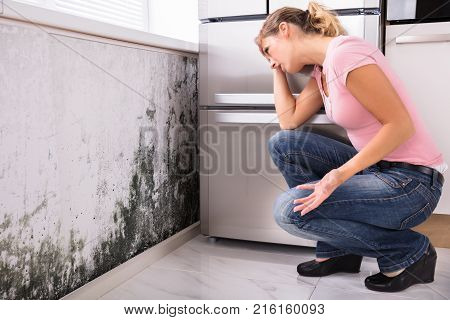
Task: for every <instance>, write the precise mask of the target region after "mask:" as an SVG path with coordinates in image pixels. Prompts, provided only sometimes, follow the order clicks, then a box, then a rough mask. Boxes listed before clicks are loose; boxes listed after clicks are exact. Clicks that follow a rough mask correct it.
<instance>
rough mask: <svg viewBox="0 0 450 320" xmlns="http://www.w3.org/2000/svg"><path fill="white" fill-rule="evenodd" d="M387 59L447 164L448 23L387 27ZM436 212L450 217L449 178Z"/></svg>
mask: <svg viewBox="0 0 450 320" xmlns="http://www.w3.org/2000/svg"><path fill="white" fill-rule="evenodd" d="M385 52H386V57H387V58H388V60H389V62H390V64H391V66H392V68H393V69H394V71H395V72H396V73H397V75H398V76H399V77H400V78H401V79H402V81H403V83H404V84H405V85H406V88H407V89H408V92H409V94H410V95H411V98H412V100H413V101H414V102H415V104H416V106H417V109H418V112H419V114H420V115H421V116H422V119H423V120H424V122H425V125H426V127H427V129H428V130H429V132H430V134H431V135H432V137H433V138H434V141H435V142H436V144H437V146H438V147H439V148H440V150H441V152H442V153H443V156H444V159H445V160H446V161H447V163H449V164H450V140H449V136H450V124H449V121H450V96H449V95H450V84H449V83H450V82H449V77H450V22H439V23H425V24H415V25H409V24H408V25H390V26H387V27H386V51H385ZM444 177H445V178H446V180H447V181H446V182H445V183H444V188H443V190H442V196H441V199H440V201H439V204H438V206H437V207H436V209H435V212H436V213H445V214H450V187H449V184H450V176H449V171H446V172H445V173H444Z"/></svg>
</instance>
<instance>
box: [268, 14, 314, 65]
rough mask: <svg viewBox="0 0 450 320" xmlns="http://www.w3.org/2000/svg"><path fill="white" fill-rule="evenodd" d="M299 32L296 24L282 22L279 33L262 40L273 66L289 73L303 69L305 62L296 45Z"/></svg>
mask: <svg viewBox="0 0 450 320" xmlns="http://www.w3.org/2000/svg"><path fill="white" fill-rule="evenodd" d="M296 32H297V33H296ZM298 32H299V31H298V30H296V28H295V26H294V25H292V24H288V23H286V22H282V23H280V26H279V32H278V34H277V35H274V36H268V37H266V38H264V39H263V40H262V47H263V51H264V53H265V57H266V58H267V59H268V60H269V63H270V66H271V68H273V69H275V68H277V67H280V68H281V69H282V70H283V71H284V72H287V73H296V72H299V71H300V70H301V69H303V67H304V65H305V64H304V63H302V62H301V54H302V53H301V52H300V51H299V49H298V48H296V47H295V39H296V37H298Z"/></svg>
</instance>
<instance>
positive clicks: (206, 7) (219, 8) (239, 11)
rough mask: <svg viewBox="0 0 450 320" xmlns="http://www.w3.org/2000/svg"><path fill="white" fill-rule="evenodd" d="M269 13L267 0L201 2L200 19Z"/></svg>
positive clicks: (214, 0)
mask: <svg viewBox="0 0 450 320" xmlns="http://www.w3.org/2000/svg"><path fill="white" fill-rule="evenodd" d="M266 13H267V2H266V0H245V1H241V0H227V1H223V0H199V1H198V18H199V19H208V18H219V17H234V16H248V15H257V14H266Z"/></svg>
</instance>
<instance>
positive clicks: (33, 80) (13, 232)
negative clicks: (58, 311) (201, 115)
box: [0, 19, 199, 299]
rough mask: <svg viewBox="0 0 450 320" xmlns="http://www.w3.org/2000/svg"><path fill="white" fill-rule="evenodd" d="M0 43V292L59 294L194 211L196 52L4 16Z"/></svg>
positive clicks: (187, 221)
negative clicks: (66, 30)
mask: <svg viewBox="0 0 450 320" xmlns="http://www.w3.org/2000/svg"><path fill="white" fill-rule="evenodd" d="M0 46H1V51H2V52H1V54H0V154H1V156H0V298H2V299H58V298H61V297H62V296H64V295H66V294H68V293H70V292H71V291H73V290H75V289H76V288H78V287H80V286H82V285H84V284H85V283H86V282H88V281H90V280H92V279H94V278H96V277H97V276H99V275H101V274H103V273H105V272H107V271H109V270H110V269H112V268H114V267H115V266H117V265H119V264H120V263H122V262H124V261H126V260H128V259H130V258H131V257H133V256H135V255H136V254H138V253H140V252H142V251H144V250H146V249H148V248H150V247H152V246H154V245H155V244H157V243H159V242H161V241H163V240H165V239H166V238H168V237H170V236H172V235H174V234H175V233H177V232H178V231H180V230H182V229H184V228H186V227H187V226H189V225H191V224H193V223H195V222H196V221H198V220H199V194H198V192H199V191H198V181H199V180H198V170H197V163H198V161H197V158H198V145H197V143H196V139H197V137H196V136H197V126H198V123H197V104H198V99H197V96H198V92H197V90H198V88H197V83H198V81H197V78H198V77H197V57H196V56H192V55H190V54H183V53H177V52H168V51H164V50H155V48H149V47H143V46H137V45H132V44H127V43H121V42H118V41H106V40H105V41H103V39H101V38H95V37H86V36H81V35H79V36H77V35H76V34H72V35H71V34H70V33H67V34H65V35H62V34H53V33H48V32H47V31H46V30H44V29H43V28H41V27H39V26H37V25H34V24H26V23H22V22H13V21H12V20H6V19H0Z"/></svg>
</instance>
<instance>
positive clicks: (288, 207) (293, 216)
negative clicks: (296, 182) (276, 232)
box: [273, 188, 310, 226]
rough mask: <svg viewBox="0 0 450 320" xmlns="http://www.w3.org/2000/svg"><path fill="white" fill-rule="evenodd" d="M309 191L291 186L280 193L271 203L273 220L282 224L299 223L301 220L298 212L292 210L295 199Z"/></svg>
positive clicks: (304, 195)
mask: <svg viewBox="0 0 450 320" xmlns="http://www.w3.org/2000/svg"><path fill="white" fill-rule="evenodd" d="M309 193H310V192H308V190H303V189H295V188H291V189H289V190H287V191H285V192H283V193H281V194H280V195H279V196H278V197H277V198H276V200H275V202H274V204H273V217H274V219H275V222H276V223H277V224H278V225H280V226H282V225H283V224H292V223H299V222H301V221H302V216H301V215H300V212H294V211H293V210H294V207H295V206H297V204H295V203H294V200H295V199H299V198H303V197H306V196H307V195H308V194H309Z"/></svg>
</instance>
